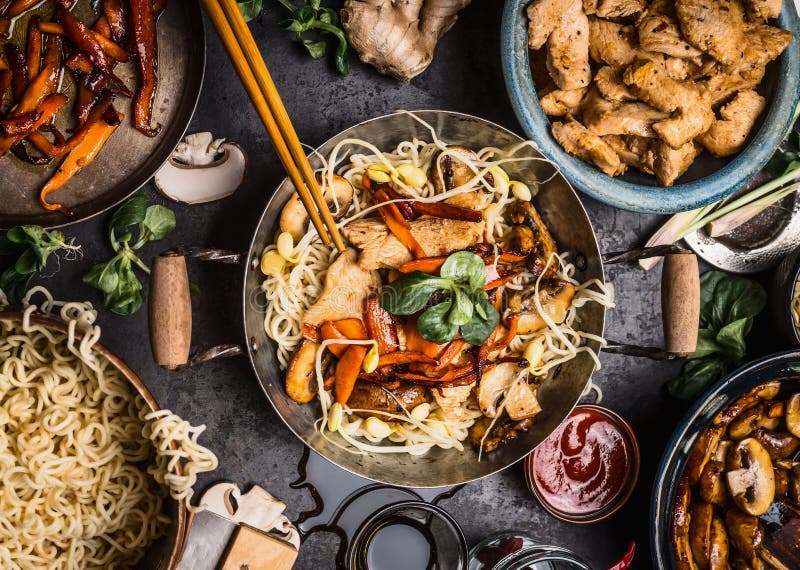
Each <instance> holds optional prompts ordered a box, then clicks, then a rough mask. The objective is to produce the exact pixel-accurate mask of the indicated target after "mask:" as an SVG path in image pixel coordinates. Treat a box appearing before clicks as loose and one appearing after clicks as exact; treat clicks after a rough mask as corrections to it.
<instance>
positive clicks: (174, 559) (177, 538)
mask: <svg viewBox="0 0 800 570" xmlns="http://www.w3.org/2000/svg"><path fill="white" fill-rule="evenodd" d="M0 321H15V322H20V321H22V313H20V312H16V311H0ZM31 322H33V323H35V324H37V325H43V326H45V327H47V328H48V329H51V330H53V331H57V332H60V333H65V334H66V333H67V326H66V325H65V324H64V323H63V322H61V321H57V320H55V319H52V318H49V317H44V316H41V315H35V314H34V315H31ZM94 349H95V350H96V351H97V352H99V353H100V354H101V355H103V356H104V357H105V358H106V360H108V362H109V363H110V364H111V365H112V366H113V367H114V368H116V369H117V370H118V371H119V372H120V374H122V376H123V377H124V378H126V379H127V380H128V382H130V384H131V386H133V389H134V390H136V393H138V394H139V395H140V396H141V397H142V398H144V401H145V402H147V405H148V406H149V407H150V409H151V410H153V411H157V410H158V409H159V407H158V403H156V400H155V398H154V397H153V395H152V394H151V393H150V390H148V389H147V387H146V386H145V385H144V384H143V383H142V381H141V379H140V378H139V377H138V376H137V375H136V373H135V372H134V371H133V370H131V369H130V368H128V365H127V364H125V362H123V361H122V359H120V358H119V357H118V356H117V355H115V354H114V353H113V352H111V351H110V350H108V349H107V348H106V347H105V346H103V345H102V344H100V343H98V344H95V345H94ZM173 446H174V444H173ZM177 471H178V474H180V471H181V467H180V465H178V466H177ZM164 514H166V515H167V516H168V517H169V518H170V520H171V521H172V523H171V524H170V526H169V528H168V529H167V534H166V535H165V536H163V537H161V538H160V539H158V540H157V541H155V542H154V543H153V544H152V545H151V546H150V548H149V550H148V551H147V552H146V553H145V556H144V558H143V559H142V560H141V562H139V564H138V565H137V566H136V568H138V569H142V570H144V569H147V570H176V569H177V567H178V563H179V562H180V560H181V556H182V555H183V550H184V547H185V545H186V538H187V536H188V516H187V515H188V511H187V510H186V503H185V502H184V501H175V500H174V499H172V498H171V497H169V496H167V497H166V498H165V499H164Z"/></svg>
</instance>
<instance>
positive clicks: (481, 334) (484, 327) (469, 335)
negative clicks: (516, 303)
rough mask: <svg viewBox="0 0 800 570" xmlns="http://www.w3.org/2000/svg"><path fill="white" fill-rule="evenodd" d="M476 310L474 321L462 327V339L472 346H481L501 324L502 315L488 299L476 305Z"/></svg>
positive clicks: (471, 320)
mask: <svg viewBox="0 0 800 570" xmlns="http://www.w3.org/2000/svg"><path fill="white" fill-rule="evenodd" d="M475 309H476V310H475V312H474V313H473V315H472V319H470V321H469V322H468V323H467V324H465V325H463V326H462V327H461V338H463V339H464V341H465V342H468V343H470V344H472V345H475V346H480V345H482V344H483V343H484V342H486V339H487V338H489V335H490V334H492V331H493V330H494V329H495V327H496V326H497V323H498V322H500V314H499V313H498V312H497V309H495V308H494V307H493V306H492V304H491V303H490V302H489V299H488V298H486V299H481V300H480V301H479V302H478V303H476V304H475ZM481 313H482V314H483V315H485V317H484V316H483V315H482V314H481Z"/></svg>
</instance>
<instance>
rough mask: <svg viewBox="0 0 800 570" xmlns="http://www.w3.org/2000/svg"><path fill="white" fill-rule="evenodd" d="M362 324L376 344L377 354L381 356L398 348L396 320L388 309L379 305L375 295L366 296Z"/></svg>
mask: <svg viewBox="0 0 800 570" xmlns="http://www.w3.org/2000/svg"><path fill="white" fill-rule="evenodd" d="M364 324H365V325H366V327H367V335H368V336H369V338H371V339H372V340H374V341H375V342H376V344H377V345H378V354H380V355H381V356H383V355H384V354H389V353H390V352H395V351H397V350H399V349H400V341H399V340H398V338H397V322H396V321H395V319H394V316H392V314H391V313H390V312H389V311H387V310H386V309H384V308H383V307H381V304H380V302H379V301H378V298H377V297H376V296H375V295H370V296H369V297H367V300H366V302H365V303H364Z"/></svg>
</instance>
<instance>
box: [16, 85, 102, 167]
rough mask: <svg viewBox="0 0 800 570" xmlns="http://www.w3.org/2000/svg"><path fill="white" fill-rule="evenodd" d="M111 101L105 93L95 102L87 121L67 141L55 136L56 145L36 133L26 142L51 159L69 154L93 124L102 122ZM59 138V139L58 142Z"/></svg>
mask: <svg viewBox="0 0 800 570" xmlns="http://www.w3.org/2000/svg"><path fill="white" fill-rule="evenodd" d="M111 100H112V97H111V94H110V93H105V94H104V95H103V96H102V97H101V98H100V100H99V101H98V102H97V104H96V105H95V106H94V107H93V108H92V109H91V112H90V113H89V114H88V116H87V120H86V121H85V122H84V124H82V125H81V126H80V127H79V128H78V130H77V131H75V133H74V134H73V135H72V136H71V137H70V138H69V140H66V141H65V140H63V137H60V136H59V135H60V133H59V134H57V135H56V136H55V138H56V143H55V144H54V143H51V142H50V141H49V140H47V138H45V136H44V135H42V134H41V133H38V132H33V133H31V134H29V135H28V140H29V141H30V142H31V143H32V144H33V146H35V147H36V148H37V149H39V150H40V151H41V152H42V153H44V154H45V155H47V156H49V157H51V158H56V157H59V156H64V155H65V154H67V153H68V152H71V151H72V150H73V149H74V148H75V147H76V146H78V145H79V144H80V143H81V142H82V141H83V139H84V138H85V137H86V135H87V133H88V132H89V131H90V129H91V128H92V125H93V124H94V123H96V122H97V121H99V120H102V117H103V115H104V114H105V113H106V111H107V110H108V108H109V107H110V106H111ZM55 132H56V133H58V131H57V130H55ZM59 138H60V139H61V140H60V141H59Z"/></svg>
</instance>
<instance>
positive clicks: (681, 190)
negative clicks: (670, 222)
mask: <svg viewBox="0 0 800 570" xmlns="http://www.w3.org/2000/svg"><path fill="white" fill-rule="evenodd" d="M530 2H531V0H506V4H505V9H504V11H503V29H502V53H503V74H504V76H505V81H506V89H507V91H508V95H509V97H510V98H511V104H512V105H513V107H514V112H515V113H516V115H517V119H519V122H520V124H521V125H522V128H523V130H524V131H525V133H526V134H527V135H528V137H529V138H530V139H531V140H533V141H536V144H537V145H538V146H539V150H540V152H541V153H542V154H543V155H544V156H545V157H547V158H548V159H550V160H551V161H553V162H554V163H555V164H557V165H558V167H559V168H560V169H561V173H562V174H563V175H564V176H565V177H566V178H567V180H569V182H570V183H571V184H572V185H573V186H575V187H576V188H577V189H579V190H581V191H583V192H585V193H586V194H588V195H589V196H591V197H593V198H596V199H598V200H600V201H601V202H605V203H607V204H611V205H612V206H617V207H618V208H623V209H625V210H632V211H636V212H649V213H656V214H671V213H675V212H682V211H685V210H691V209H694V208H699V207H700V206H704V205H706V204H710V203H712V202H715V201H717V200H720V199H721V198H723V197H725V196H727V195H728V194H731V193H732V192H734V191H736V190H737V189H738V188H740V187H742V186H743V185H744V184H746V183H747V181H748V180H750V179H751V178H752V177H753V176H755V175H756V174H758V172H759V171H760V170H761V169H762V168H764V165H765V164H766V163H767V161H768V160H769V159H770V157H771V156H772V155H773V154H774V153H775V150H776V149H777V148H778V145H779V144H780V143H781V141H782V140H783V139H784V137H785V136H786V134H787V133H788V129H789V126H790V121H791V117H792V112H793V111H794V109H795V108H796V107H797V104H798V100H800V38H798V33H799V32H798V30H800V19H798V16H797V12H796V9H795V7H794V4H793V0H784V2H783V10H782V11H781V16H780V18H779V19H778V25H779V26H780V27H781V28H783V29H785V30H791V31H792V32H793V33H794V34H795V38H794V40H792V43H791V44H790V45H789V47H788V48H786V51H785V52H784V53H783V54H782V55H781V57H780V59H779V60H777V61H775V62H772V63H771V64H770V65H769V66H768V67H767V74H766V76H765V78H764V81H763V82H762V84H761V87H760V88H759V91H761V93H762V94H763V95H764V96H766V97H767V100H768V110H767V112H766V113H764V114H762V117H761V121H760V125H757V126H756V128H755V129H754V135H751V142H750V144H749V145H748V146H747V148H745V149H744V150H743V151H742V152H741V153H739V154H738V155H737V156H735V157H733V158H729V159H716V158H714V157H712V156H710V155H709V154H708V153H704V154H702V155H701V156H700V158H698V159H697V160H696V161H695V163H694V164H693V165H692V166H691V168H690V169H689V171H688V172H687V173H686V174H684V175H683V176H682V177H681V178H680V179H679V181H678V182H679V183H678V184H677V185H675V186H672V187H669V188H665V187H661V186H658V185H656V181H655V179H654V178H653V177H652V176H648V175H645V174H640V173H638V172H628V173H626V174H625V175H624V176H621V177H618V178H612V177H610V176H607V175H606V174H603V173H602V172H600V171H599V170H598V169H597V168H596V167H595V166H593V165H591V164H588V163H586V162H583V161H582V160H580V159H579V158H576V157H574V156H570V155H568V154H567V153H566V152H565V151H564V149H562V148H561V146H560V145H559V144H558V143H557V142H556V141H555V139H554V138H553V137H552V135H551V134H550V121H549V119H548V118H547V116H546V115H545V114H544V111H542V107H541V105H539V98H538V97H537V95H536V90H535V88H534V84H533V78H532V76H531V69H530V61H529V59H528V54H529V51H528V32H527V28H528V17H527V15H526V14H525V9H526V8H527V6H528V4H530Z"/></svg>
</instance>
